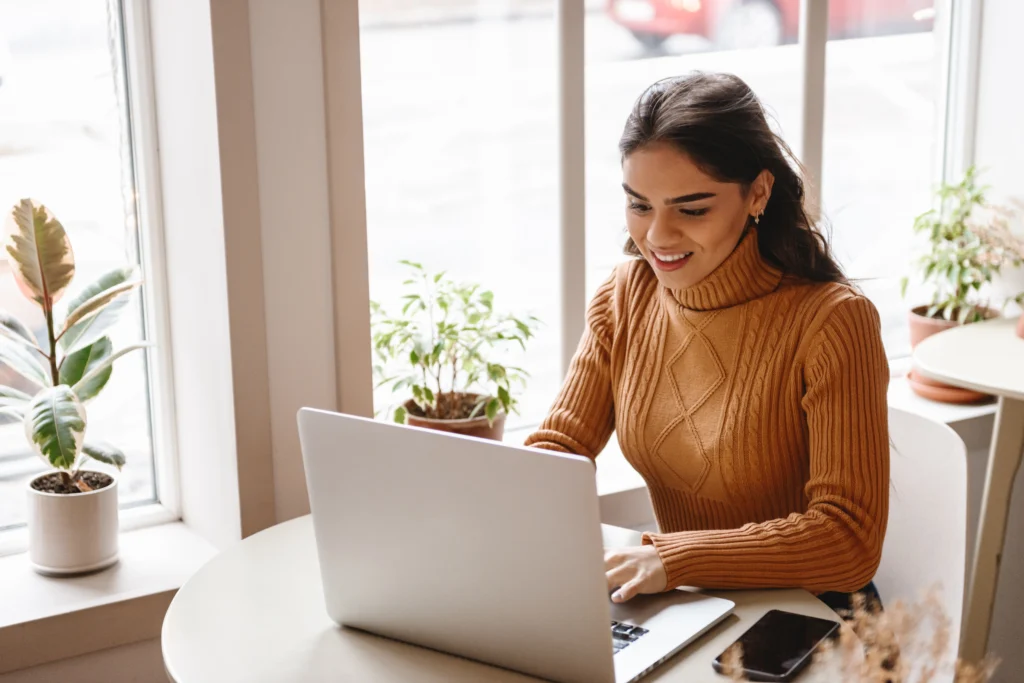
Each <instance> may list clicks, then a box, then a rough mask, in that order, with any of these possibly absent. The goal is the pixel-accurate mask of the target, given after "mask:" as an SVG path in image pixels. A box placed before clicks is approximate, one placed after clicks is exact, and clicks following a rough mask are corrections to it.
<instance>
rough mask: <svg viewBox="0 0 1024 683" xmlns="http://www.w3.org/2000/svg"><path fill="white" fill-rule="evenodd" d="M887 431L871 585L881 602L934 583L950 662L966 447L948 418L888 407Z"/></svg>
mask: <svg viewBox="0 0 1024 683" xmlns="http://www.w3.org/2000/svg"><path fill="white" fill-rule="evenodd" d="M889 436H890V439H891V441H892V449H891V454H890V457H889V464H890V477H891V481H892V486H891V488H890V490H889V526H888V529H887V531H886V535H885V545H884V546H883V548H882V563H881V565H880V566H879V568H878V573H877V574H876V575H875V586H876V587H877V588H878V593H879V595H880V596H881V598H882V603H883V605H885V604H892V603H893V602H894V601H895V600H898V599H902V600H904V601H906V602H917V601H919V600H920V598H921V596H922V593H923V592H924V591H926V590H927V589H929V588H931V587H932V586H934V585H935V584H939V585H940V586H941V588H942V593H941V601H942V604H943V608H944V609H945V611H946V615H947V616H948V617H949V618H950V622H951V623H950V634H949V635H950V641H949V651H948V653H947V657H948V659H949V661H951V662H952V661H955V660H956V657H957V653H958V651H959V642H960V622H961V617H962V613H963V603H964V580H965V578H964V577H965V570H966V565H967V448H966V446H964V442H963V440H962V439H961V438H960V437H959V436H958V435H957V433H956V432H954V431H953V430H952V429H950V428H949V427H948V426H947V425H945V424H942V423H939V422H934V421H932V420H929V419H927V418H924V417H921V416H920V415H915V414H913V413H908V412H905V411H903V410H898V409H896V408H890V409H889ZM943 675H945V672H943ZM946 680H949V681H952V680H953V678H952V674H951V673H950V674H949V677H948V679H946Z"/></svg>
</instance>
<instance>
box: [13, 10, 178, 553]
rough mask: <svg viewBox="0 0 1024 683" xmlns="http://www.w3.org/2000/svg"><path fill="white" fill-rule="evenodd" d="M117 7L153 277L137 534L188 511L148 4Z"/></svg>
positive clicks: (143, 261) (127, 522)
mask: <svg viewBox="0 0 1024 683" xmlns="http://www.w3.org/2000/svg"><path fill="white" fill-rule="evenodd" d="M117 8H118V12H119V15H120V16H119V18H118V21H119V25H120V28H121V35H120V36H117V37H116V38H115V40H114V44H115V45H116V46H117V47H119V48H120V49H121V50H122V53H123V60H124V61H123V68H124V72H123V76H124V83H123V86H119V87H124V88H125V97H126V105H125V111H124V112H123V114H125V115H127V118H128V121H127V125H128V136H129V139H130V141H131V145H132V166H133V168H132V177H133V181H134V189H135V217H136V221H137V223H138V225H137V227H136V229H137V231H138V240H139V262H140V265H141V266H142V269H143V273H144V274H145V286H143V287H142V288H141V292H142V294H141V300H140V302H139V303H140V304H141V306H142V324H143V330H144V335H145V339H146V340H147V341H149V342H150V343H152V344H153V349H151V350H150V351H149V352H148V354H147V358H146V375H147V376H146V382H147V389H148V393H149V396H148V401H149V413H150V418H149V419H150V427H151V443H152V446H151V447H152V455H153V479H154V481H153V487H154V494H155V500H153V501H149V502H145V503H139V504H133V505H127V506H122V507H121V508H120V509H119V523H120V530H121V531H132V530H135V529H140V528H143V527H147V526H155V525H157V524H164V523H167V522H172V521H175V520H178V519H180V518H181V506H180V496H179V479H178V477H179V473H178V458H177V444H176V438H175V427H174V426H175V418H174V389H173V387H174V384H173V368H172V353H171V334H170V325H169V315H168V301H167V294H168V288H167V276H166V262H165V260H164V253H165V252H164V238H165V235H164V230H163V216H162V206H161V197H162V193H161V183H160V173H159V168H160V160H159V157H158V149H159V146H158V144H157V138H156V108H155V101H156V99H155V92H154V88H153V72H152V54H151V51H150V42H149V36H150V24H149V11H148V2H140V1H136V0H118V2H117ZM120 77H121V75H120V74H115V78H120ZM27 549H28V529H27V527H26V525H25V524H21V525H18V526H14V527H11V528H8V529H4V530H3V531H0V557H4V556H7V555H14V554H18V553H22V552H25V551H26V550H27Z"/></svg>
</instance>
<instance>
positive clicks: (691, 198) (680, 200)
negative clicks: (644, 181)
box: [622, 183, 715, 206]
mask: <svg viewBox="0 0 1024 683" xmlns="http://www.w3.org/2000/svg"><path fill="white" fill-rule="evenodd" d="M622 189H623V190H625V191H626V194H629V195H632V196H634V197H636V198H637V199H639V200H640V201H644V202H649V201H650V200H649V199H647V197H645V196H643V195H642V194H640V193H639V192H637V191H636V190H634V189H633V188H631V187H630V186H629V185H627V184H626V183H622ZM714 196H715V193H714V192H694V193H693V194H684V195H681V196H679V197H675V198H673V199H669V200H667V201H666V202H665V205H666V206H672V205H673V204H687V203H689V202H696V201H700V200H701V199H710V198H711V197H714Z"/></svg>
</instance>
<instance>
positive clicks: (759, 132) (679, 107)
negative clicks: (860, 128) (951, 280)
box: [527, 74, 889, 607]
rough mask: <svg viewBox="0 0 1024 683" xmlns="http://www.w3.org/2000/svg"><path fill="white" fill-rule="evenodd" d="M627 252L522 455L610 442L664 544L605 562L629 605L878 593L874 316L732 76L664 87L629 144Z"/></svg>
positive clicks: (593, 450)
mask: <svg viewBox="0 0 1024 683" xmlns="http://www.w3.org/2000/svg"><path fill="white" fill-rule="evenodd" d="M620 150H621V153H622V170H623V180H624V182H623V184H622V187H623V190H624V192H625V198H626V224H627V229H628V232H629V241H628V243H627V247H626V249H627V251H628V252H629V253H630V254H632V255H634V256H635V257H636V259H635V260H634V261H632V262H629V263H626V264H623V265H621V266H619V267H618V268H617V269H616V270H615V272H614V274H613V275H612V277H611V278H610V279H609V280H608V281H607V282H605V283H604V285H602V286H601V288H600V289H599V290H598V292H597V294H596V296H595V297H594V299H593V301H592V303H591V304H590V307H589V310H588V313H587V327H586V331H585V333H584V335H583V338H582V340H581V341H580V346H579V349H578V351H577V353H576V355H575V357H574V359H573V362H572V365H571V367H570V369H569V374H568V378H567V379H566V382H565V386H564V387H563V388H562V391H561V393H560V395H559V397H558V399H557V400H556V402H555V405H554V406H553V408H552V410H551V413H550V414H549V415H548V417H547V418H546V419H545V421H544V423H543V424H542V425H541V427H540V429H539V430H538V431H537V432H536V433H534V434H533V435H531V436H530V438H529V439H528V440H527V445H529V446H533V447H536V448H545V449H550V450H556V451H562V452H568V453H576V454H579V455H585V456H587V457H590V458H594V457H596V456H597V454H598V453H599V452H600V451H601V449H602V448H604V446H605V444H606V443H607V441H608V438H609V437H610V435H611V433H612V431H613V430H614V431H616V432H617V435H618V440H619V443H620V445H621V448H622V452H623V453H624V454H625V456H626V458H627V459H628V460H629V462H630V464H632V466H633V467H634V468H636V470H637V471H638V472H639V473H640V474H641V475H642V476H643V477H644V479H645V481H646V482H647V485H648V488H649V490H650V496H651V502H652V504H653V507H654V512H655V516H656V517H657V521H658V527H659V529H660V532H659V533H648V534H644V536H643V545H642V546H640V547H635V548H628V549H625V550H621V551H616V552H611V553H609V554H608V555H607V557H606V570H607V575H608V586H609V590H612V589H614V588H618V590H617V591H616V592H615V593H614V594H613V600H615V601H617V602H623V601H626V600H629V599H630V598H632V597H633V596H634V595H636V594H638V593H656V592H660V591H664V590H668V589H671V588H675V587H677V586H682V585H689V586H699V587H707V588H776V587H800V588H805V589H807V590H809V591H812V592H815V593H818V594H827V595H825V596H824V597H825V598H826V601H827V602H829V603H830V604H832V605H833V606H834V607H846V606H848V603H849V598H848V596H847V595H845V594H848V593H851V592H854V591H860V590H862V589H865V587H868V589H869V590H872V589H873V587H872V586H870V581H871V579H872V577H873V576H874V573H875V570H876V569H877V567H878V562H879V558H880V556H881V552H882V540H883V538H884V535H885V525H886V518H887V508H888V486H889V462H888V460H889V440H888V426H887V412H886V389H887V385H888V378H889V369H888V365H887V362H886V357H885V351H884V349H883V347H882V340H881V335H880V326H879V318H878V313H877V312H876V310H875V308H874V306H872V304H871V303H870V302H869V301H868V300H867V299H866V298H864V297H863V296H862V295H860V294H859V293H858V292H857V291H856V290H854V289H853V288H852V287H851V286H850V285H849V283H848V282H847V280H846V278H845V277H844V276H843V273H842V271H841V270H840V268H839V266H838V265H837V264H836V262H835V261H834V260H833V258H832V256H831V254H830V252H829V248H828V244H827V242H826V240H825V239H824V238H823V237H822V235H821V234H819V233H818V232H817V231H816V230H815V228H814V225H813V222H812V218H811V216H810V211H809V210H808V208H807V206H806V204H805V199H804V186H803V181H802V180H801V178H800V175H798V173H797V171H796V170H795V166H796V164H795V162H793V161H791V159H792V154H791V152H790V151H789V149H788V148H787V147H786V145H785V143H784V142H782V140H781V139H779V138H778V137H777V136H776V135H775V134H774V133H773V132H772V131H771V129H770V128H769V126H768V123H767V121H766V119H765V115H764V111H763V108H762V106H761V104H760V102H759V101H758V100H757V98H756V96H755V95H754V94H753V92H751V90H750V88H749V87H747V85H746V84H745V83H744V82H743V81H741V80H740V79H739V78H737V77H735V76H730V75H713V74H694V75H690V76H687V77H684V78H678V79H669V80H666V81H661V82H659V83H656V84H655V85H653V86H652V87H651V88H649V89H648V90H647V91H646V92H645V93H644V94H643V95H642V96H641V97H640V99H639V100H638V101H637V103H636V105H635V106H634V109H633V111H632V113H631V114H630V116H629V120H628V121H627V123H626V128H625V131H624V132H623V135H622V139H621V141H620Z"/></svg>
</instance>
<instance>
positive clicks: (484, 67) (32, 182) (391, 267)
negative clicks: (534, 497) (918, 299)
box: [0, 0, 939, 528]
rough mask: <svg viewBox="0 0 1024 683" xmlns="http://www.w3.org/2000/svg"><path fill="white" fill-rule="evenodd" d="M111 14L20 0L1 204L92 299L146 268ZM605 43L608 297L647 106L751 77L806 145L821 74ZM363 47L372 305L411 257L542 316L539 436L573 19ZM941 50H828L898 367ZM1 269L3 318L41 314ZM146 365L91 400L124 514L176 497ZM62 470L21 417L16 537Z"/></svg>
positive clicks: (389, 37) (13, 431) (550, 359)
mask: <svg viewBox="0 0 1024 683" xmlns="http://www.w3.org/2000/svg"><path fill="white" fill-rule="evenodd" d="M533 4H534V5H535V4H536V3H533ZM72 6H73V7H74V10H73V11H65V10H66V9H67V8H68V7H72ZM105 8H106V3H105V1H104V0H89V1H88V2H75V3H69V2H66V1H63V2H62V1H59V0H45V1H40V2H37V1H36V0H32V2H31V3H29V2H27V0H25V1H21V0H0V41H5V42H6V46H7V48H8V49H9V53H10V56H11V58H10V60H9V66H8V67H7V68H8V70H9V73H7V74H0V78H2V79H3V82H2V85H0V205H2V206H3V207H8V206H10V205H12V204H13V203H14V202H15V201H16V200H17V199H18V198H20V197H22V196H31V197H35V198H38V199H40V200H42V201H44V202H45V203H47V204H48V205H50V206H51V207H52V208H53V210H54V211H55V212H56V213H57V216H58V217H59V218H60V219H61V220H62V222H63V223H64V225H65V226H66V227H67V229H68V231H69V234H70V236H71V239H72V241H73V244H74V247H75V253H76V257H77V259H78V262H79V268H78V276H77V278H76V284H77V286H83V285H85V284H86V283H88V282H89V281H90V280H91V279H93V278H94V277H96V276H97V275H98V274H99V273H100V272H102V271H103V270H105V269H107V268H109V267H113V266H115V265H118V264H120V263H122V262H124V261H125V259H134V258H136V256H135V246H134V231H133V230H132V229H130V225H131V223H130V222H126V219H125V205H126V199H127V198H130V197H131V196H132V192H133V190H132V188H131V182H130V181H131V178H130V174H126V173H124V171H125V169H126V166H125V165H124V164H123V162H122V160H123V154H122V153H123V151H124V149H123V148H122V144H121V133H122V129H121V126H120V124H119V118H118V116H119V111H120V109H119V104H118V100H117V97H116V88H115V82H116V79H115V78H114V76H113V73H112V67H111V63H112V62H111V59H110V53H109V45H108V40H107V35H106V25H107V24H106V21H107V19H106V9H105ZM58 10H60V11H58ZM47 12H49V13H51V14H52V17H49V19H51V21H47V22H43V21H42V20H41V17H44V15H45V14H46V13H47ZM586 38H587V73H586V97H587V102H586V145H587V150H586V151H587V181H586V189H587V207H586V208H587V212H586V213H587V254H586V257H587V286H588V290H589V291H593V289H594V288H596V286H597V285H598V284H599V283H600V282H601V281H602V280H604V279H605V278H606V277H607V276H608V275H609V274H610V272H611V270H612V268H613V267H614V265H615V264H616V263H617V262H619V261H621V260H622V259H623V258H624V257H623V256H622V255H621V247H622V242H623V240H624V233H623V226H624V217H623V204H624V203H623V200H622V192H621V189H620V188H619V183H620V182H621V178H620V174H619V159H618V153H617V142H618V136H619V133H620V132H621V129H622V125H623V123H624V121H625V118H626V115H627V114H628V112H629V109H630V106H631V104H632V102H633V100H634V99H635V98H636V97H637V95H639V94H640V92H641V91H642V90H643V89H644V88H645V87H646V86H647V85H649V84H650V83H652V82H654V81H655V80H657V79H659V78H663V77H666V76H671V75H676V74H681V73H685V72H687V71H690V70H692V69H703V70H714V71H731V72H734V73H736V74H738V75H740V76H741V77H743V78H744V79H746V80H747V82H748V83H749V84H750V85H751V86H752V87H753V88H754V90H755V91H756V92H757V93H758V94H759V95H760V96H761V97H762V99H763V101H764V102H765V104H766V105H767V107H768V108H769V109H770V110H771V111H772V112H774V114H775V116H776V118H777V120H778V123H779V125H780V127H781V130H782V132H783V133H784V135H785V136H786V138H787V139H789V140H790V141H795V140H796V139H797V138H798V133H797V131H798V126H799V121H798V115H799V110H800V82H801V81H800V75H799V71H798V69H799V66H798V60H799V52H798V48H797V47H796V46H792V45H788V46H782V47H777V48H762V49H757V50H740V51H730V52H714V51H710V50H709V45H708V44H707V43H706V42H705V41H704V40H703V39H699V38H694V37H676V38H673V39H671V40H670V41H669V42H668V43H667V44H666V45H665V47H664V50H663V52H662V53H660V54H658V55H655V56H651V55H648V54H646V53H645V52H644V51H643V50H642V49H641V48H640V46H639V44H638V43H637V42H636V41H635V40H634V39H633V38H632V36H630V35H629V33H628V32H627V31H625V30H624V29H622V28H621V27H619V26H617V25H616V24H614V23H613V22H612V21H611V20H610V19H608V18H607V17H606V16H605V15H604V14H602V13H600V12H591V13H588V15H587V19H586ZM362 53H363V108H364V121H365V146H366V182H367V188H366V191H367V201H368V218H369V226H368V232H369V250H370V253H369V259H370V279H371V296H372V297H373V298H374V299H375V300H377V301H380V302H381V303H383V304H385V305H389V306H390V307H391V308H395V307H396V306H395V303H396V302H397V301H398V298H399V297H400V295H401V293H402V292H401V282H402V281H403V280H404V279H405V273H404V272H403V271H402V268H401V267H400V266H399V265H398V261H399V260H400V259H412V260H416V261H419V262H422V263H423V264H424V265H426V266H427V267H428V268H430V269H432V270H435V271H439V270H446V271H448V273H449V274H450V275H451V276H453V277H455V278H456V279H459V280H466V281H472V282H478V283H480V284H482V285H483V286H484V287H486V288H488V289H491V290H493V291H494V293H495V305H496V307H497V308H499V309H501V310H508V311H510V312H515V313H521V314H528V313H532V314H534V315H536V316H537V317H539V318H540V319H541V320H543V321H544V323H545V325H544V327H543V328H542V329H541V331H540V333H539V334H538V336H537V338H536V339H535V340H534V341H533V343H532V344H531V345H530V346H529V347H528V350H527V352H526V353H525V354H516V353H512V354H510V355H509V356H508V360H510V361H512V362H514V363H515V364H516V365H521V366H523V367H525V368H526V369H527V370H528V371H529V372H530V373H531V374H532V380H531V382H530V384H529V388H528V389H527V390H526V391H525V392H524V393H523V394H522V395H521V396H520V400H521V408H522V416H521V417H519V418H517V420H514V421H511V423H510V427H511V428H512V429H513V431H515V430H516V429H517V428H518V430H520V431H522V430H525V429H528V428H529V427H530V426H531V425H536V424H537V423H538V422H539V421H540V419H541V418H542V417H543V414H544V413H545V411H546V410H547V408H548V406H549V404H550V402H551V400H552V399H553V397H554V395H555V393H556V391H557V389H558V385H559V382H560V374H559V361H558V358H559V348H560V343H559V339H558V330H559V324H558V301H557V292H558V291H559V274H558V262H559V261H558V243H559V237H558V219H557V216H558V205H557V199H558V194H557V186H556V180H557V152H556V149H557V145H556V142H557V141H556V120H557V119H556V117H557V110H556V90H555V88H556V73H555V64H556V54H555V33H554V22H553V19H552V17H551V16H550V14H549V15H547V16H540V17H536V16H532V15H531V16H526V17H523V18H521V19H518V20H514V21H511V20H508V21H503V20H487V21H480V22H465V21H459V22H450V23H444V22H439V23H431V24H429V25H423V26H419V27H417V26H380V27H372V28H371V27H368V28H366V29H365V30H364V32H363V35H362ZM935 54H936V49H935V42H934V38H933V36H932V34H930V33H919V34H912V35H904V36H889V37H877V38H863V39H856V40H844V41H835V42H832V43H830V45H829V53H828V60H829V61H828V81H827V112H826V134H825V168H824V185H823V195H824V209H825V211H826V213H827V215H828V217H829V218H830V219H831V221H832V224H833V225H834V233H835V246H836V249H837V253H838V254H839V256H840V258H841V259H842V261H843V263H844V264H845V265H846V267H847V269H848V271H849V273H850V274H851V275H853V276H855V277H858V278H866V279H865V280H864V281H863V282H862V287H863V288H864V290H865V291H866V292H867V293H868V294H869V295H870V296H872V297H873V299H874V300H875V302H876V304H877V305H878V307H879V310H880V312H881V315H882V319H883V324H884V325H885V327H886V344H887V347H888V349H889V352H890V354H894V355H901V354H905V353H906V348H907V341H906V334H905V330H904V323H903V320H904V312H905V310H906V307H907V304H906V303H904V302H903V301H902V300H901V299H900V298H899V296H898V292H897V287H896V281H897V280H898V278H899V276H900V275H902V274H903V273H904V271H905V267H906V263H907V261H908V259H909V246H910V243H911V233H910V226H911V223H912V220H913V216H914V215H916V214H917V213H920V212H921V211H923V210H924V209H926V208H927V207H928V205H929V191H930V187H931V178H932V173H931V171H932V168H933V157H932V154H933V142H934V141H935V140H936V139H938V137H939V136H938V135H937V133H936V131H935V130H934V126H933V116H934V112H935V109H936V102H935V93H936V92H937V91H938V89H937V87H936V77H937V74H938V67H937V65H936V64H935ZM3 64H4V62H3V61H2V60H0V66H3ZM2 265H3V268H4V269H0V306H2V307H3V308H8V309H12V310H15V311H17V312H21V311H24V310H25V307H24V303H23V302H22V301H21V300H20V299H19V298H18V295H17V293H16V290H15V288H14V287H13V281H12V278H11V276H10V274H9V272H8V271H7V270H6V269H5V268H6V264H2ZM584 303H585V302H580V305H581V306H583V305H584ZM140 320H141V318H140V315H139V313H138V311H137V310H135V309H133V314H131V315H128V316H126V318H125V319H124V321H123V323H122V324H121V325H120V326H119V328H118V329H117V330H116V331H115V337H116V339H115V342H116V344H117V345H118V346H120V345H124V344H126V343H130V342H131V341H134V340H137V339H139V337H140V335H141V322H140ZM33 322H34V323H35V326H37V327H38V323H39V321H38V319H36V320H35V321H33ZM163 352H165V351H164V350H161V349H156V350H153V351H152V353H163ZM145 372H146V369H145V363H144V358H143V356H142V355H141V354H138V355H135V356H130V357H128V358H126V359H123V360H121V361H119V363H118V365H117V366H116V368H115V371H114V376H113V379H112V381H111V384H110V385H109V387H108V389H107V390H106V391H105V392H104V394H103V395H101V397H100V398H99V399H98V400H97V401H96V402H95V403H93V404H91V405H90V406H89V415H90V420H91V421H90V427H89V430H90V433H95V434H97V435H101V436H103V437H105V438H106V439H108V440H110V441H112V442H114V443H117V444H118V445H119V446H121V447H122V448H124V450H125V451H126V452H127V454H128V465H127V467H126V468H125V470H124V473H123V476H122V491H121V496H122V503H139V502H145V501H147V500H152V499H153V498H154V496H155V484H154V481H153V455H152V453H153V447H152V444H151V440H150V436H149V434H150V428H149V415H148V405H147V401H146V393H147V389H146V382H145V376H146V375H145ZM382 400H383V399H382ZM43 468H44V463H42V461H40V460H39V459H38V458H36V457H35V456H32V455H30V454H29V453H28V450H27V447H26V446H25V442H24V435H23V432H22V429H21V426H20V425H7V426H0V528H3V527H4V526H8V525H11V524H19V523H21V522H22V521H23V520H24V504H25V497H24V492H23V487H24V485H25V482H26V481H27V480H29V479H30V478H31V477H32V476H33V475H34V474H35V473H37V472H39V471H41V470H42V469H43Z"/></svg>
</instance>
